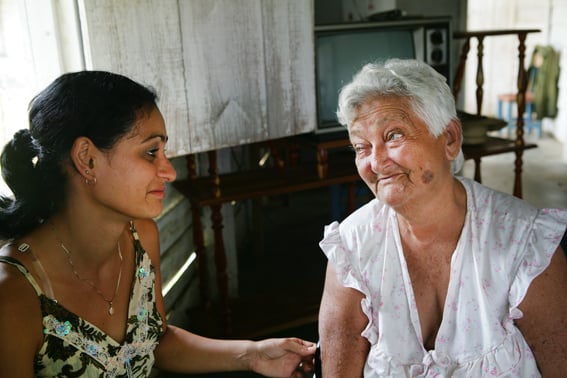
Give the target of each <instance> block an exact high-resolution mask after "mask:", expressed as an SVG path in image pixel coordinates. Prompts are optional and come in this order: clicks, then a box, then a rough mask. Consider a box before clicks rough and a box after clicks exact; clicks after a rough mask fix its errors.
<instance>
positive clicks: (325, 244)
mask: <svg viewBox="0 0 567 378" xmlns="http://www.w3.org/2000/svg"><path fill="white" fill-rule="evenodd" d="M319 246H320V247H321V250H322V251H323V253H324V254H325V255H326V256H327V258H328V259H329V262H331V263H332V264H333V265H334V267H335V270H336V272H337V277H338V279H339V282H340V283H341V284H342V285H343V286H345V287H350V288H353V289H356V290H358V291H360V292H362V293H365V294H366V293H367V291H366V292H365V290H364V289H363V287H362V285H361V282H362V276H361V272H360V267H359V266H358V264H356V262H355V261H356V257H355V254H356V252H355V251H352V250H349V249H348V248H347V247H346V246H345V244H344V243H343V241H342V238H341V232H340V225H339V223H338V222H333V223H331V224H329V225H328V226H326V227H325V231H324V236H323V240H321V242H320V243H319Z"/></svg>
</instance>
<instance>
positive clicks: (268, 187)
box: [173, 135, 360, 335]
mask: <svg viewBox="0 0 567 378" xmlns="http://www.w3.org/2000/svg"><path fill="white" fill-rule="evenodd" d="M345 142H348V140H345V139H344V138H343V139H342V140H340V141H317V140H316V139H313V138H310V137H309V136H305V135H302V136H294V137H289V138H284V139H279V140H274V141H270V142H266V143H265V144H267V145H269V146H270V149H271V150H272V151H273V153H274V155H275V156H277V158H276V159H275V160H276V161H275V163H274V165H273V167H270V168H265V169H255V170H249V171H244V172H235V173H228V174H219V173H218V169H217V165H216V151H210V152H208V153H207V156H208V163H209V175H208V176H204V177H197V176H196V173H195V161H194V155H188V156H187V169H188V178H187V179H186V180H180V181H176V182H174V184H173V185H174V186H175V187H176V188H177V189H178V190H179V191H180V192H181V193H183V194H184V195H185V196H187V198H188V199H189V201H190V203H191V211H192V218H193V241H194V244H195V251H196V253H197V259H198V261H199V266H200V267H204V266H207V264H206V258H205V245H204V238H203V226H202V222H201V209H202V208H203V207H205V206H207V207H209V208H210V209H211V221H212V228H213V232H214V259H215V265H216V276H217V277H216V279H217V284H218V287H219V292H220V301H221V308H222V319H223V324H222V326H223V329H224V333H225V334H226V335H230V334H231V332H232V316H231V309H230V308H231V306H230V299H229V294H228V274H227V258H226V253H225V247H224V241H223V236H222V229H223V218H222V214H221V206H222V205H223V204H225V203H230V202H232V201H241V200H247V199H254V198H259V197H262V196H275V195H280V194H287V193H293V192H299V191H303V190H310V189H316V188H322V187H328V186H332V185H338V184H349V201H348V206H349V211H352V210H354V184H355V183H356V182H358V181H360V177H359V176H358V173H357V171H356V167H355V165H354V160H353V155H352V153H348V154H332V156H331V157H330V158H329V156H328V153H327V151H328V149H333V148H340V147H343V146H345V145H346V143H345ZM280 148H285V149H287V150H288V152H289V153H288V154H287V155H288V156H289V157H288V159H284V158H283V157H281V154H276V151H278V150H279V149H280ZM296 149H302V151H304V152H305V153H309V154H311V155H312V156H313V157H315V156H316V155H317V156H318V157H319V159H312V162H310V161H308V162H298V161H297V150H296ZM328 159H330V160H328ZM329 162H330V164H329ZM199 274H200V287H201V297H202V300H203V301H204V302H205V303H207V302H208V301H209V293H208V291H209V278H208V275H207V270H206V269H199Z"/></svg>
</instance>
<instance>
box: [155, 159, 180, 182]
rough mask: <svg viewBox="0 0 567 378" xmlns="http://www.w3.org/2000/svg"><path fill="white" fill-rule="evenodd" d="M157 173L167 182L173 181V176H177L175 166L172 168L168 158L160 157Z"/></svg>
mask: <svg viewBox="0 0 567 378" xmlns="http://www.w3.org/2000/svg"><path fill="white" fill-rule="evenodd" d="M158 175H159V176H160V177H163V178H164V179H165V181H167V182H173V181H175V178H176V177H177V172H175V168H173V165H172V164H171V162H170V161H169V159H168V158H163V159H162V162H161V164H160V166H159V170H158Z"/></svg>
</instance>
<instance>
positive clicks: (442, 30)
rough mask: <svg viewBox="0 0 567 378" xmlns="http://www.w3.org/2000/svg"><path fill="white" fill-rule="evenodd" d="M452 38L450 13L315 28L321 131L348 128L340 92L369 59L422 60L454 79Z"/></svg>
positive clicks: (317, 131)
mask: <svg viewBox="0 0 567 378" xmlns="http://www.w3.org/2000/svg"><path fill="white" fill-rule="evenodd" d="M450 38H451V19H450V18H449V17H436V18H416V19H405V20H396V21H381V22H361V23H345V24H336V25H317V26H315V61H316V91H317V129H316V133H319V134H322V133H328V132H336V131H340V130H343V131H344V127H342V126H341V125H340V124H339V123H338V121H337V117H336V110H337V101H338V94H339V91H340V89H341V88H342V86H343V85H344V84H346V83H348V82H349V81H350V80H351V79H352V77H353V75H354V74H355V73H356V72H357V71H358V70H359V69H360V68H362V66H363V65H364V64H366V63H369V62H374V61H384V60H386V59H388V58H412V59H420V60H423V61H425V62H427V63H428V64H430V65H431V66H432V67H433V68H435V69H436V70H437V71H438V72H440V73H441V74H442V75H444V76H445V77H446V78H447V82H448V83H450V80H449V78H450V75H451V66H450V62H451V59H450Z"/></svg>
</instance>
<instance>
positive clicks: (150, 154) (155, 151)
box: [146, 148, 159, 158]
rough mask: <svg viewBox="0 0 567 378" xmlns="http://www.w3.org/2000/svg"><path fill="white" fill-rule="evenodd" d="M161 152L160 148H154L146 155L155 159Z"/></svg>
mask: <svg viewBox="0 0 567 378" xmlns="http://www.w3.org/2000/svg"><path fill="white" fill-rule="evenodd" d="M158 151H159V148H152V149H150V150H148V151H147V152H146V153H147V154H148V155H149V156H151V157H152V158H155V157H156V155H157V153H158Z"/></svg>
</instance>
